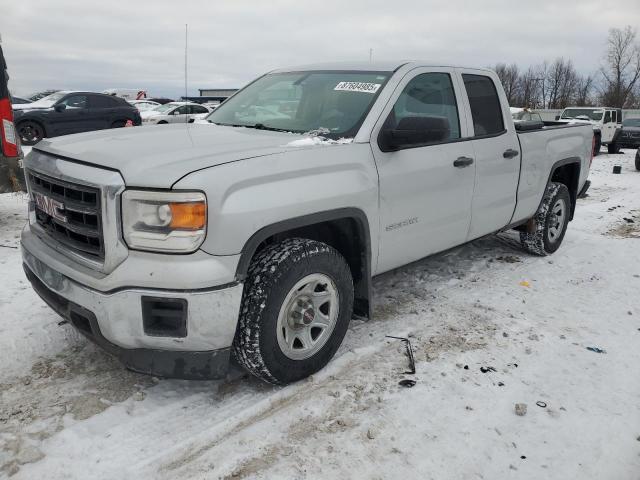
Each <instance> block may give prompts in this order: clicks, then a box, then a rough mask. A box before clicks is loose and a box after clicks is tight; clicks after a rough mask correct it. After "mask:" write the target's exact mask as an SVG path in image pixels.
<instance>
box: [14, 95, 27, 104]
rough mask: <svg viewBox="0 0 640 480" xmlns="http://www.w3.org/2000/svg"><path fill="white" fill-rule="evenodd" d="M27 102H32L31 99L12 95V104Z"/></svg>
mask: <svg viewBox="0 0 640 480" xmlns="http://www.w3.org/2000/svg"><path fill="white" fill-rule="evenodd" d="M25 103H31V100H29V99H27V98H22V97H16V96H15V95H11V105H24V104H25Z"/></svg>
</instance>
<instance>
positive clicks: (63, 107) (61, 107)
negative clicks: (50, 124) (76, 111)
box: [53, 103, 67, 112]
mask: <svg viewBox="0 0 640 480" xmlns="http://www.w3.org/2000/svg"><path fill="white" fill-rule="evenodd" d="M66 108H67V105H66V104H65V103H59V104H57V105H56V106H55V107H53V109H54V110H55V111H56V112H64V111H65V110H66Z"/></svg>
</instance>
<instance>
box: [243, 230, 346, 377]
mask: <svg viewBox="0 0 640 480" xmlns="http://www.w3.org/2000/svg"><path fill="white" fill-rule="evenodd" d="M352 310H353V280H352V277H351V271H350V269H349V266H348V265H347V262H346V261H345V259H344V258H343V257H342V255H340V253H339V252H338V251H336V250H335V249H334V248H332V247H330V246H329V245H326V244H324V243H321V242H317V241H314V240H307V239H302V238H292V239H288V240H284V241H283V242H281V243H278V244H275V245H272V246H270V247H267V248H265V249H264V250H263V251H261V252H260V253H259V254H258V255H257V256H256V257H255V258H254V260H253V261H252V263H251V266H250V267H249V274H248V277H247V280H246V282H245V287H244V294H243V299H242V306H241V309H240V318H239V322H238V328H237V331H236V335H235V339H234V342H233V351H234V355H235V357H236V359H237V360H238V362H239V363H240V365H242V366H243V367H244V368H245V369H247V370H248V371H249V372H250V373H252V374H253V375H255V376H256V377H258V378H260V379H262V380H265V381H267V382H269V383H274V384H288V383H291V382H295V381H297V380H301V379H303V378H306V377H308V376H309V375H312V374H313V373H315V372H317V371H318V370H320V369H322V368H323V367H324V366H325V365H326V364H327V363H329V361H330V360H331V358H332V357H333V356H334V354H335V353H336V351H337V350H338V347H339V346H340V344H341V343H342V339H343V338H344V336H345V334H346V332H347V327H348V326H349V321H350V320H351V313H352Z"/></svg>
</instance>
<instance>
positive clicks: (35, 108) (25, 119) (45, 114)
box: [15, 92, 141, 145]
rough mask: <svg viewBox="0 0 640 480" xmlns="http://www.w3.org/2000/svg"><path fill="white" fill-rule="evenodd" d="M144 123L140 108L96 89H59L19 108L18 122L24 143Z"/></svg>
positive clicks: (16, 113)
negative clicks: (78, 90) (87, 90)
mask: <svg viewBox="0 0 640 480" xmlns="http://www.w3.org/2000/svg"><path fill="white" fill-rule="evenodd" d="M128 122H130V123H131V124H132V125H140V124H141V119H140V112H138V110H137V109H136V108H135V107H133V106H132V105H130V104H129V103H128V102H127V101H126V100H124V99H123V98H119V97H114V96H110V95H103V94H101V93H92V92H57V93H54V94H53V95H50V96H48V97H45V98H43V99H41V100H39V101H37V102H34V103H33V104H31V105H30V107H29V108H28V109H25V110H16V112H15V125H16V130H17V131H18V135H19V136H20V140H21V141H22V144H23V145H35V144H36V143H38V142H39V141H40V140H42V139H43V138H44V137H58V136H60V135H68V134H71V133H80V132H90V131H93V130H103V129H106V128H119V127H124V126H126V125H127V123H128Z"/></svg>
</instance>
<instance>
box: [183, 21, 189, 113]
mask: <svg viewBox="0 0 640 480" xmlns="http://www.w3.org/2000/svg"><path fill="white" fill-rule="evenodd" d="M188 45H189V24H188V23H185V24H184V102H185V104H186V103H187V101H188V100H187V96H188V95H189V93H188V89H187V48H188ZM184 122H185V123H189V115H188V114H187V115H185V117H184Z"/></svg>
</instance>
